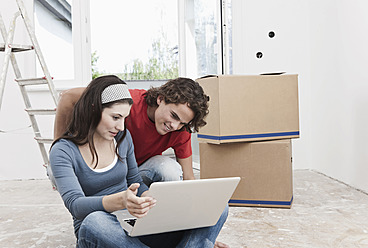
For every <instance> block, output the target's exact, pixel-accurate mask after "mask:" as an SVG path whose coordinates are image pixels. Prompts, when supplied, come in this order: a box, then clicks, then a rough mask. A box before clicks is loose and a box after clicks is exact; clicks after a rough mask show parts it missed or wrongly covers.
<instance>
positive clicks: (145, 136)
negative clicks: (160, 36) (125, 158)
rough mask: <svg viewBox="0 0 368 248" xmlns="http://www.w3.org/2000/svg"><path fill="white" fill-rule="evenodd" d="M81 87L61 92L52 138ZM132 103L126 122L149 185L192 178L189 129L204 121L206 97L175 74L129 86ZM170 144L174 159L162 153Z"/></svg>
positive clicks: (58, 132)
mask: <svg viewBox="0 0 368 248" xmlns="http://www.w3.org/2000/svg"><path fill="white" fill-rule="evenodd" d="M84 89H85V88H74V89H70V90H67V91H65V92H63V93H62V94H61V98H60V101H59V105H58V108H57V111H56V117H55V126H54V138H55V139H56V138H58V137H60V136H61V135H62V134H63V133H64V132H65V130H66V128H67V125H68V123H69V121H70V119H71V115H72V112H73V111H72V110H73V107H74V105H75V103H76V102H77V101H78V99H79V97H80V96H81V94H82V92H83V91H84ZM130 93H131V95H132V98H133V101H134V104H133V106H132V109H131V111H130V116H129V118H128V119H127V121H126V126H127V128H128V130H129V131H130V133H131V135H132V138H133V143H134V149H135V157H136V160H137V163H138V166H139V171H140V174H141V176H142V178H143V180H144V182H145V183H146V184H147V186H149V185H150V184H151V183H152V182H156V181H172V180H181V179H184V180H187V179H194V174H193V168H192V147H191V132H192V131H198V129H199V128H200V127H202V126H204V125H205V124H206V122H205V121H204V118H205V117H206V115H207V114H208V103H207V102H208V97H207V95H206V94H205V93H204V92H203V89H202V87H201V86H200V85H199V84H198V83H197V82H195V81H193V80H191V79H189V78H177V79H173V80H170V81H168V82H167V83H165V84H164V85H162V86H160V87H156V88H151V89H149V90H147V91H146V90H139V89H133V90H130ZM170 147H171V148H173V150H174V152H175V156H176V160H177V161H175V160H173V159H171V158H168V157H167V156H162V155H161V154H162V152H164V151H165V150H166V149H168V148H170Z"/></svg>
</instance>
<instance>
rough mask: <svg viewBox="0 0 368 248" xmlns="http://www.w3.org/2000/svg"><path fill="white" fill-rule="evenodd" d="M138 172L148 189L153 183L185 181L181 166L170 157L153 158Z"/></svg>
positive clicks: (157, 156) (140, 167) (141, 166)
mask: <svg viewBox="0 0 368 248" xmlns="http://www.w3.org/2000/svg"><path fill="white" fill-rule="evenodd" d="M138 170H139V174H140V175H141V177H142V179H143V182H144V183H145V184H146V185H147V186H148V187H149V186H150V185H151V184H152V183H153V182H163V181H179V180H183V171H182V169H181V165H180V164H179V163H178V162H176V161H175V160H174V159H172V158H170V157H168V156H163V155H156V156H153V157H152V158H149V159H148V160H147V161H146V162H144V163H143V164H142V165H140V166H139V167H138Z"/></svg>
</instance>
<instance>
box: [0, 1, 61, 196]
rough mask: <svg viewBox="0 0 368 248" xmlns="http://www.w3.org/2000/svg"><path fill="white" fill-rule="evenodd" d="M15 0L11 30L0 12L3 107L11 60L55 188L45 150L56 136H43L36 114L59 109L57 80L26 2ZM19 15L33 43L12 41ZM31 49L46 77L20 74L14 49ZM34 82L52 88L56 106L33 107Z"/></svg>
mask: <svg viewBox="0 0 368 248" xmlns="http://www.w3.org/2000/svg"><path fill="white" fill-rule="evenodd" d="M16 1H17V5H18V8H19V11H17V12H16V13H15V14H14V16H13V19H12V20H11V23H10V26H9V30H8V32H7V31H6V28H5V25H4V22H3V18H2V16H1V14H0V29H1V35H2V37H3V40H4V42H5V43H4V44H1V43H0V51H2V52H4V53H5V54H4V63H3V68H2V72H1V77H0V110H1V103H2V98H3V94H4V88H5V82H6V75H7V71H8V67H9V62H11V64H12V66H13V69H14V74H15V77H16V79H15V81H16V82H17V83H18V85H19V88H20V91H21V95H22V98H23V100H24V104H25V111H26V112H27V113H28V116H29V118H30V121H31V125H32V128H33V132H34V135H35V140H36V141H37V143H38V146H39V149H40V151H41V155H42V159H43V162H44V166H45V167H46V171H47V175H48V177H49V179H50V180H51V183H52V186H53V187H54V189H56V186H55V182H54V180H53V177H52V173H51V169H50V166H49V157H48V152H47V150H46V144H50V143H52V141H53V139H52V138H45V137H42V135H41V132H40V129H39V125H38V123H37V119H36V116H37V115H54V114H55V113H56V106H57V104H58V93H57V92H56V90H55V87H54V84H53V81H52V77H51V76H50V73H49V70H48V68H47V66H46V63H45V60H44V58H43V55H42V53H41V49H40V46H39V44H38V41H37V39H36V36H35V32H34V28H33V27H32V25H31V22H30V19H29V18H28V16H27V13H26V9H25V7H24V3H23V1H22V0H16ZM19 16H21V17H22V19H23V21H24V24H25V27H26V30H27V32H28V34H29V37H30V40H31V43H32V45H16V44H13V38H14V32H15V26H16V20H17V18H18V17H19ZM29 50H34V52H35V54H36V57H37V59H38V61H39V63H40V65H41V68H42V70H43V73H44V77H42V78H28V79H25V78H22V75H21V72H20V70H19V67H18V64H17V61H16V58H15V56H14V53H17V52H23V51H29ZM32 85H47V86H48V89H49V92H50V94H51V96H52V99H53V101H54V103H55V108H53V109H34V108H32V105H31V101H30V97H29V95H28V91H27V86H32Z"/></svg>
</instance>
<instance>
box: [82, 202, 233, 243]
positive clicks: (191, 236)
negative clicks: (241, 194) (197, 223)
mask: <svg viewBox="0 0 368 248" xmlns="http://www.w3.org/2000/svg"><path fill="white" fill-rule="evenodd" d="M228 211H229V208H228V206H227V207H226V208H225V210H224V211H223V213H222V215H221V216H220V218H219V220H218V221H217V223H216V225H214V226H210V227H203V228H196V229H190V230H185V231H182V233H181V235H180V236H179V237H180V238H181V239H180V240H177V241H173V240H168V236H167V233H163V234H154V235H146V236H144V237H145V238H146V239H145V240H143V239H142V240H143V241H144V243H145V244H144V243H143V242H141V240H140V239H139V238H138V237H130V236H129V235H127V234H126V232H125V231H124V229H123V228H122V227H121V226H120V224H119V222H118V220H117V218H116V217H115V215H113V214H110V213H107V212H103V211H96V212H93V213H91V214H89V215H88V216H87V217H86V218H85V219H84V220H83V222H82V225H81V227H80V229H79V232H78V244H77V247H78V248H84V247H96V248H98V247H101V248H110V247H111V248H114V247H129V248H136V247H156V245H155V244H159V245H158V246H157V247H173V246H170V245H169V243H171V244H172V243H173V242H174V243H176V244H177V243H179V244H178V245H176V247H177V248H184V247H186V248H191V247H201V248H202V247H203V248H207V247H214V244H215V241H216V238H217V236H218V234H219V233H220V231H221V228H222V226H223V225H224V223H225V221H226V219H227V215H228ZM150 236H152V237H153V239H151V240H150V239H149V237H150ZM175 237H178V236H177V235H176V236H174V237H173V238H175ZM151 243H152V244H151Z"/></svg>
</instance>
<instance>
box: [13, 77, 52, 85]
mask: <svg viewBox="0 0 368 248" xmlns="http://www.w3.org/2000/svg"><path fill="white" fill-rule="evenodd" d="M15 81H17V82H18V84H19V85H21V86H26V85H40V84H47V80H46V78H45V77H43V78H27V79H15Z"/></svg>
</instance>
